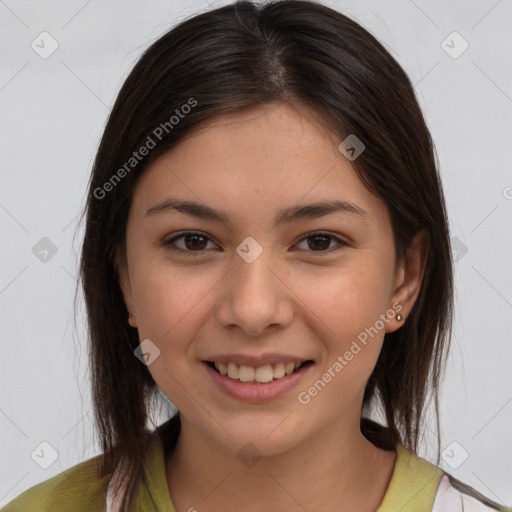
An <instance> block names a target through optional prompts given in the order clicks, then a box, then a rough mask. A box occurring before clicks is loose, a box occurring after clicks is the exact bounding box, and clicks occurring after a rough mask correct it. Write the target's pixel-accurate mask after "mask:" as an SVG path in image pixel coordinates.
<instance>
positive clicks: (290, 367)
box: [215, 361, 302, 382]
mask: <svg viewBox="0 0 512 512" xmlns="http://www.w3.org/2000/svg"><path fill="white" fill-rule="evenodd" d="M301 364H302V362H301V361H297V362H290V363H276V364H272V365H270V364H266V365H265V366H256V367H254V366H245V365H243V364H242V365H237V364H234V363H228V364H227V365H226V364H224V363H215V368H217V370H219V372H220V373H221V374H222V375H226V376H228V377H229V378H230V379H234V380H241V381H242V382H254V381H256V382H270V381H271V380H272V379H280V378H281V377H284V376H285V374H286V375H290V374H291V373H293V372H294V370H296V369H297V368H298V367H299V366H300V365H301Z"/></svg>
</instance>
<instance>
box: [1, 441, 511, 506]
mask: <svg viewBox="0 0 512 512" xmlns="http://www.w3.org/2000/svg"><path fill="white" fill-rule="evenodd" d="M396 451H397V459H396V464H395V468H394V471H393V475H392V477H391V481H390V484H389V486H388V490H387V492H386V495H385V497H384V499H383V501H382V503H381V506H380V507H379V509H378V511H377V512H397V511H400V512H431V511H432V510H433V507H434V501H435V500H436V493H437V491H438V487H440V486H439V484H440V482H441V479H442V477H443V475H444V473H443V471H442V470H441V469H439V468H437V467H436V466H434V465H432V464H430V463H429V462H427V461H426V460H424V459H421V458H418V457H416V456H414V455H413V454H411V453H409V452H408V451H406V450H405V449H404V447H403V446H402V445H400V444H399V445H397V447H396ZM99 457H100V456H96V457H93V458H91V459H88V460H86V461H84V462H81V463H79V464H77V465H75V466H73V467H71V468H69V469H67V470H66V471H64V472H62V473H59V474H58V475H56V476H54V477H52V478H50V479H48V480H46V481H44V482H42V483H39V484H37V485H35V486H33V487H31V488H30V489H28V490H26V491H25V492H23V493H22V494H21V495H20V496H18V497H17V498H15V499H14V500H13V501H11V502H10V503H8V504H7V505H5V506H4V507H3V508H2V509H1V512H90V511H94V512H98V511H106V510H107V490H108V486H109V478H108V477H105V478H103V479H101V480H98V479H97V477H96V467H97V463H98V460H99ZM148 461H149V466H148V467H149V472H148V475H147V479H146V481H145V482H144V483H143V484H142V485H141V487H140V488H139V492H138V495H137V501H136V507H135V510H143V511H145V512H176V510H175V508H174V506H173V504H172V501H171V497H170V495H169V488H168V486H167V480H166V472H165V452H164V446H163V443H162V440H161V438H160V437H159V435H158V434H157V433H156V432H155V433H153V434H152V439H151V444H150V447H149V452H148ZM453 492H455V491H453ZM452 497H453V496H452ZM456 500H457V503H458V502H459V498H458V496H456ZM443 503H444V501H443ZM443 503H441V502H440V500H439V499H438V500H437V502H436V508H435V510H436V512H437V510H439V511H442V512H445V511H446V512H455V511H456V510H459V508H453V507H450V508H447V507H445V506H443ZM450 503H451V502H450ZM464 503H469V502H464ZM482 507H483V508H475V509H471V510H491V509H489V508H487V507H485V506H483V505H482ZM466 509H467V510H470V509H468V508H467V507H466ZM110 510H115V508H110V507H109V511H110ZM460 510H463V508H460ZM503 510H506V509H503ZM508 510H511V509H508Z"/></svg>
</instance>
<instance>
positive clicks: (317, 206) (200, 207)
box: [145, 198, 370, 226]
mask: <svg viewBox="0 0 512 512" xmlns="http://www.w3.org/2000/svg"><path fill="white" fill-rule="evenodd" d="M171 211H177V212H180V213H183V214H185V215H189V216H192V217H197V218H199V219H204V220H213V221H218V222H223V223H225V224H227V225H228V226H229V225H230V220H229V216H228V215H227V214H226V213H225V212H223V211H221V210H215V209H214V208H211V207H210V206H207V205H205V204H201V203H196V202H195V201H182V200H180V199H173V198H168V199H165V200H163V201H161V202H159V203H157V204H155V205H154V206H152V207H151V208H149V209H148V210H147V211H146V214H145V216H146V217H147V216H152V215H156V214H161V213H168V212H171ZM340 212H342V213H348V214H351V215H356V216H358V217H360V218H361V219H362V220H365V221H367V220H369V217H370V216H369V214H368V212H367V211H365V210H363V209H362V208H361V207H360V206H357V205H355V204H354V203H350V202H348V201H341V200H338V199H333V200H326V201H319V202H316V203H312V204H307V205H299V206H292V207H290V208H284V209H281V210H279V211H278V213H277V215H276V216H275V218H274V226H279V225H281V224H288V223H292V222H296V221H299V220H303V219H316V218H319V217H323V216H325V215H330V214H332V213H340Z"/></svg>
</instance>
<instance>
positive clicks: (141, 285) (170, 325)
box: [134, 262, 218, 352]
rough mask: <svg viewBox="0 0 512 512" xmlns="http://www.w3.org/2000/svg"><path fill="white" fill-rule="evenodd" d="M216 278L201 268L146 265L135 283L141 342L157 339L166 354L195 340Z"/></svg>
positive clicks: (156, 341) (156, 264) (156, 263)
mask: <svg viewBox="0 0 512 512" xmlns="http://www.w3.org/2000/svg"><path fill="white" fill-rule="evenodd" d="M214 277H215V276H212V275H211V273H210V274H207V273H206V272H202V271H200V270H199V269H198V268H196V269H193V270H190V269H189V270H183V269H178V268H170V266H169V265H165V264H162V263H161V262H155V263H148V264H145V265H144V266H143V270H142V271H141V272H139V273H138V275H137V279H136V280H135V282H134V289H135V292H136V302H137V322H138V326H139V327H138V328H139V335H140V337H141V339H145V338H149V339H151V340H155V343H157V344H158V346H159V347H160V348H161V350H162V351H163V350H165V351H171V352H176V351H177V350H178V349H182V347H181V345H182V344H185V342H187V343H188V340H193V339H194V333H195V331H194V329H196V328H198V327H197V326H199V325H200V324H201V321H202V318H203V316H204V314H205V308H206V307H208V293H209V292H210V291H211V290H212V289H213V287H214V286H215V283H216V281H218V279H215V278H214ZM182 340H183V341H182Z"/></svg>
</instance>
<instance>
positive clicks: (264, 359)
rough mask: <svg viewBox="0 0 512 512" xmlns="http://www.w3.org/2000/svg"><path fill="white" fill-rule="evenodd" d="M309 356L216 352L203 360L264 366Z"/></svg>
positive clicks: (305, 359)
mask: <svg viewBox="0 0 512 512" xmlns="http://www.w3.org/2000/svg"><path fill="white" fill-rule="evenodd" d="M310 360H311V359H310V358H307V357H301V356H295V355H287V354H277V353H274V352H272V353H270V352H269V353H267V354H262V355H259V356H251V355H248V354H245V355H244V354H233V353H230V354H217V355H213V356H210V357H208V358H206V359H204V361H211V362H213V363H225V364H226V363H233V364H236V365H238V366H240V365H244V366H265V365H267V364H277V363H290V362H296V361H299V362H301V363H303V362H306V361H310Z"/></svg>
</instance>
